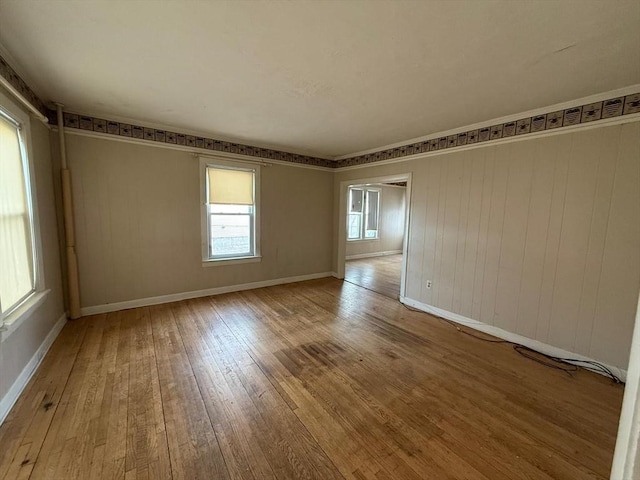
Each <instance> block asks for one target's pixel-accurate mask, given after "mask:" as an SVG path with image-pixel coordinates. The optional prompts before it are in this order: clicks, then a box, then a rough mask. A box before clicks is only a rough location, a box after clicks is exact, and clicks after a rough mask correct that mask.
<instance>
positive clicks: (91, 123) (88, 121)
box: [55, 112, 336, 168]
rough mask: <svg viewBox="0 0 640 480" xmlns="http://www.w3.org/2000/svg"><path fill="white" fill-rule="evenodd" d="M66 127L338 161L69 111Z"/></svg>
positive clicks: (322, 162) (287, 158) (296, 159)
mask: <svg viewBox="0 0 640 480" xmlns="http://www.w3.org/2000/svg"><path fill="white" fill-rule="evenodd" d="M55 123H57V122H55ZM64 126H65V128H76V129H78V130H88V131H93V132H99V133H106V134H109V135H114V136H118V137H128V138H133V139H137V140H148V141H151V142H159V143H168V144H173V145H183V146H186V147H195V148H204V149H205V150H212V151H218V152H228V153H237V154H239V155H248V156H250V157H257V158H260V159H264V160H281V161H284V162H291V163H298V164H303V165H313V166H316V167H326V168H334V166H335V163H336V162H334V161H333V160H327V159H324V158H318V157H311V156H309V155H300V154H297V153H289V152H282V151H280V150H271V149H269V148H260V147H253V146H251V145H244V144H242V143H233V142H225V141H222V140H216V139H215V138H208V137H199V136H197V135H187V134H184V133H177V132H172V131H169V130H164V129H159V128H151V127H144V126H141V125H135V124H130V123H123V122H116V121H114V120H105V119H103V118H96V117H91V116H89V115H80V114H75V113H68V112H64Z"/></svg>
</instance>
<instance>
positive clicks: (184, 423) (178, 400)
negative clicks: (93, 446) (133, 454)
mask: <svg viewBox="0 0 640 480" xmlns="http://www.w3.org/2000/svg"><path fill="white" fill-rule="evenodd" d="M150 312H151V319H152V325H153V339H154V344H155V349H156V354H157V360H158V376H159V381H160V390H161V395H162V405H163V407H164V415H165V422H166V430H167V440H168V442H169V455H170V458H171V471H172V475H173V478H174V479H176V480H178V479H195V478H211V477H213V478H219V479H226V478H230V477H229V473H228V470H227V467H226V465H225V461H224V458H223V456H222V452H221V451H220V446H219V444H218V440H217V438H216V435H215V432H214V430H213V426H212V425H211V422H210V420H209V417H208V415H207V411H206V407H205V405H204V401H203V399H202V395H201V392H200V389H199V387H198V384H197V382H196V379H195V376H194V373H193V369H192V367H191V363H190V362H189V358H188V356H187V352H186V351H185V347H184V343H183V339H182V337H181V335H180V332H179V329H178V327H177V325H176V322H175V319H174V316H173V313H172V311H171V307H170V306H169V305H159V306H154V307H151V308H150Z"/></svg>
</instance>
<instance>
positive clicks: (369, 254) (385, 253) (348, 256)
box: [345, 250, 402, 260]
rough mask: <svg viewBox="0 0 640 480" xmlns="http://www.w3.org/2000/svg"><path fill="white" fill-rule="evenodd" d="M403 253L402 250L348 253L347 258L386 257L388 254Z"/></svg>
mask: <svg viewBox="0 0 640 480" xmlns="http://www.w3.org/2000/svg"><path fill="white" fill-rule="evenodd" d="M399 253H402V250H387V251H386V252H374V253H358V254H356V255H347V256H346V257H345V260H357V259H359V258H371V257H384V256H386V255H397V254H399Z"/></svg>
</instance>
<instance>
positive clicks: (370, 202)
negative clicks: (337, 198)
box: [347, 187, 380, 240]
mask: <svg viewBox="0 0 640 480" xmlns="http://www.w3.org/2000/svg"><path fill="white" fill-rule="evenodd" d="M379 214H380V190H379V189H377V188H367V187H349V211H348V213H347V239H348V240H373V239H376V238H378V219H379Z"/></svg>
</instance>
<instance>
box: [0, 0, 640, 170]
mask: <svg viewBox="0 0 640 480" xmlns="http://www.w3.org/2000/svg"><path fill="white" fill-rule="evenodd" d="M639 25H640V1H638V0H634V1H586V0H578V1H566V0H564V1H532V0H531V1H513V0H507V1H483V0H471V1H421V2H398V1H393V2H392V1H386V2H385V1H370V2H360V1H343V2H337V1H336V2H303V1H297V2H204V1H164V2H160V1H129V2H125V1H105V0H100V1H87V0H85V1H62V0H60V1H33V0H12V1H7V0H0V44H1V45H2V46H3V47H4V49H5V50H6V53H8V54H9V56H10V58H8V60H12V59H13V61H14V63H16V65H15V66H14V67H15V68H16V70H18V72H20V73H22V74H23V75H24V77H25V80H26V81H27V82H28V83H30V84H31V85H32V87H33V88H34V90H36V92H37V93H38V94H40V95H41V96H42V97H43V98H44V99H45V100H55V101H58V102H62V103H64V104H65V105H66V106H67V108H68V109H69V110H74V111H77V112H82V113H88V114H93V115H98V116H104V117H107V118H113V117H115V118H116V119H117V118H131V119H136V120H138V121H139V122H142V123H144V122H149V123H153V124H158V125H166V126H172V127H174V128H175V129H178V130H179V129H185V130H191V131H199V132H203V133H206V134H209V135H211V136H214V137H216V138H220V139H223V140H224V139H226V140H236V141H241V142H245V143H250V144H253V145H257V146H266V147H275V148H280V149H284V150H288V151H292V152H299V153H307V154H312V155H318V156H323V157H327V158H331V157H334V156H340V155H345V154H349V153H355V152H359V151H362V150H367V149H372V148H376V147H382V146H384V145H388V144H391V143H396V142H400V141H404V140H409V139H412V138H415V137H418V136H423V135H427V134H430V133H435V132H439V131H443V130H448V129H451V128H456V127H461V126H464V125H469V124H472V123H476V122H480V121H485V120H489V119H492V118H496V117H501V116H505V115H509V114H515V113H518V112H523V111H526V110H530V109H534V108H539V107H544V106H547V105H552V104H554V103H559V102H564V101H567V100H571V99H575V98H579V97H583V96H587V95H591V94H595V93H600V92H605V91H608V90H612V89H616V88H619V87H624V86H627V85H631V84H635V83H640V27H639Z"/></svg>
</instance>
